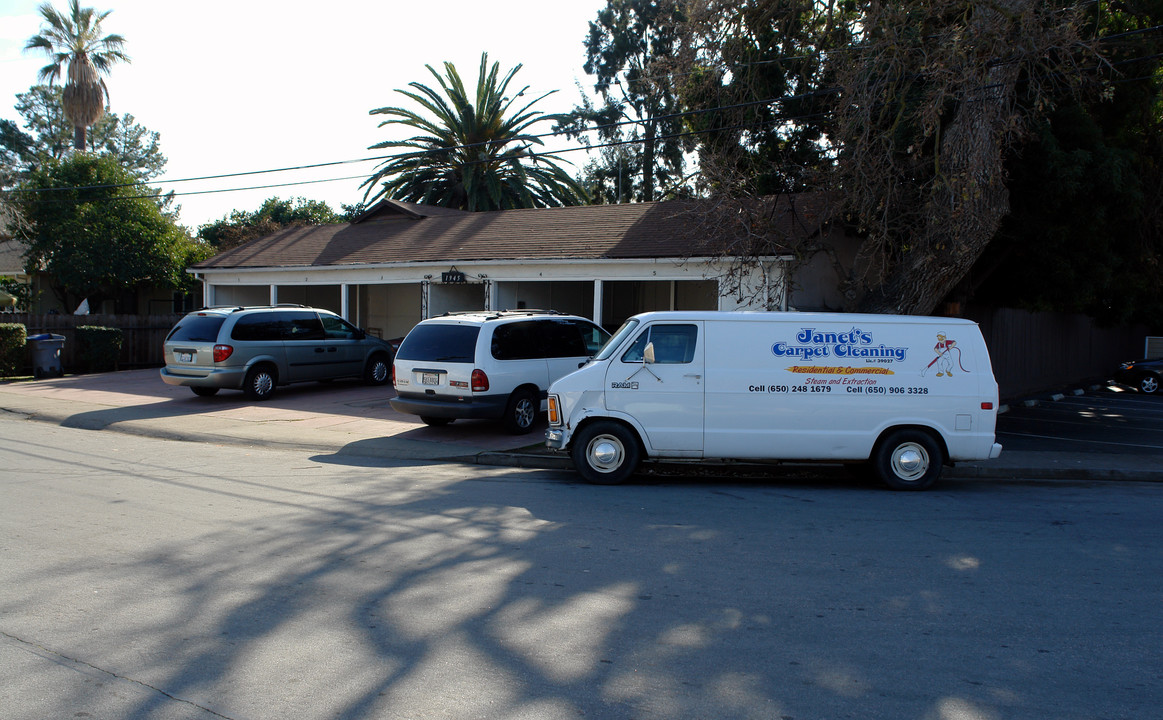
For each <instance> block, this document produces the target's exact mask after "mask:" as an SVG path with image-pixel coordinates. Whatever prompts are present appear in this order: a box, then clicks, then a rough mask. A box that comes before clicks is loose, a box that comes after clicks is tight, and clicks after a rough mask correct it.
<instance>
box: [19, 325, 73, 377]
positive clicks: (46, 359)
mask: <svg viewBox="0 0 1163 720" xmlns="http://www.w3.org/2000/svg"><path fill="white" fill-rule="evenodd" d="M27 342H28V346H29V347H31V348H32V375H33V377H35V378H46V377H60V376H62V375H64V374H65V371H64V370H63V369H62V368H61V349H62V348H63V347H64V346H65V336H64V335H54V334H52V333H41V334H40V335H30V336H29V337H28V339H27Z"/></svg>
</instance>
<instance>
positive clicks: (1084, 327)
mask: <svg viewBox="0 0 1163 720" xmlns="http://www.w3.org/2000/svg"><path fill="white" fill-rule="evenodd" d="M968 317H969V318H970V319H971V320H974V321H976V322H977V323H978V324H979V325H980V326H981V332H982V334H983V335H985V344H986V345H987V346H988V347H989V354H990V358H991V360H992V361H993V373H994V375H995V376H996V377H997V382H998V386H999V390H1000V392H1001V396H1002V398H1003V399H1014V398H1018V397H1021V396H1023V395H1029V394H1033V393H1037V392H1040V391H1044V390H1051V389H1056V388H1062V387H1065V386H1066V385H1068V384H1071V383H1077V382H1080V381H1084V380H1103V379H1108V378H1110V377H1111V376H1112V374H1113V373H1112V371H1113V370H1115V368H1117V367H1118V365H1119V363H1120V362H1123V361H1126V360H1134V359H1135V358H1139V357H1142V354H1143V339H1144V337H1145V336H1146V335H1147V329H1146V328H1144V327H1116V328H1101V327H1098V326H1097V325H1095V323H1094V321H1093V320H1091V319H1090V318H1088V317H1086V316H1085V315H1067V314H1063V313H1031V312H1026V311H1024V310H1011V309H1007V308H998V309H989V308H986V309H979V310H971V311H970V312H969V314H968Z"/></svg>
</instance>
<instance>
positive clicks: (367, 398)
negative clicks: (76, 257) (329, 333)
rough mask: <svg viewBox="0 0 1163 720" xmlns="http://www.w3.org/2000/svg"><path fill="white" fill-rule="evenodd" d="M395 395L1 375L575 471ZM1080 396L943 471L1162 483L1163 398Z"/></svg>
mask: <svg viewBox="0 0 1163 720" xmlns="http://www.w3.org/2000/svg"><path fill="white" fill-rule="evenodd" d="M393 392H394V391H393V390H392V388H391V387H390V386H383V387H368V386H365V385H362V384H360V383H358V382H355V381H336V382H332V383H305V384H299V385H291V386H288V387H281V388H279V389H278V391H277V392H276V393H275V395H274V397H273V398H271V399H270V400H267V401H265V402H254V401H251V400H249V399H247V398H246V397H245V396H244V395H243V394H242V393H241V392H239V391H227V390H224V391H222V392H220V393H219V394H218V395H215V396H214V397H209V398H200V397H197V396H195V395H194V394H193V393H191V392H190V391H189V389H187V388H180V387H172V386H170V385H166V384H165V383H163V382H162V381H161V378H160V377H158V371H157V370H156V369H147V370H128V371H122V372H113V373H103V374H94V375H73V376H68V377H63V378H54V379H49V380H38V381H32V380H29V381H18V382H7V383H0V410H6V411H9V412H15V413H20V414H24V415H27V416H29V417H31V418H34V419H37V420H44V421H48V422H52V423H56V424H59V425H62V426H65V427H78V428H85V429H91V430H117V431H120V432H128V433H135V434H140V435H149V436H152V437H161V438H169V439H175V440H189V441H195V442H205V443H215V444H224V445H226V444H229V445H249V446H259V447H284V448H302V449H307V450H310V451H312V452H316V453H329V454H333V455H335V456H337V457H340V456H362V457H370V458H391V459H401V460H455V461H462V462H476V463H482V464H489V465H516V466H523V467H542V468H569V467H570V464H569V459H568V458H567V457H565V456H564V455H562V454H551V453H550V452H549V451H547V450H546V449H545V445H544V428H545V425H544V423H545V421H544V419H542V420H541V421H540V424H538V425H536V426H535V427H534V429H533V431H532V432H530V433H529V434H527V435H518V436H514V435H508V434H506V433H505V432H504V431H503V430H501V427H500V425H499V424H498V423H493V422H487V421H482V420H458V421H456V422H455V423H453V424H452V425H449V426H446V427H442V428H430V427H428V426H426V425H424V424H423V423H422V422H420V420H419V418H417V417H414V416H411V415H403V414H401V413H398V412H396V411H394V410H392V408H391V406H390V405H389V404H388V399H389V398H391V397H392V394H393ZM1076 392H1077V393H1078V394H1077V395H1076V394H1074V393H1066V394H1063V395H1057V394H1056V395H1053V396H1051V395H1046V396H1045V397H1042V398H1039V399H1037V400H1031V401H1029V403H1028V404H1027V403H1025V402H1021V401H1017V402H1011V403H1010V405H1009V408H1008V410H1007V411H1006V412H1004V413H1003V414H1001V415H1000V416H999V418H998V428H997V436H998V442H1000V443H1002V445H1003V448H1004V449H1003V451H1002V455H1001V457H1000V458H998V459H995V460H986V461H981V462H970V463H959V464H958V465H957V466H956V467H954V468H949V469H946V471H945V472H944V473H943V475H944V476H945V477H963V478H993V479H1014V478H1026V479H1060V480H1080V479H1081V480H1147V481H1163V458H1161V457H1160V456H1161V455H1163V398H1160V397H1145V396H1142V395H1139V394H1137V393H1133V392H1129V391H1120V390H1119V389H1118V388H1113V389H1112V388H1109V387H1103V386H1098V387H1096V386H1092V387H1091V388H1090V389H1088V390H1086V391H1083V390H1077V391H1076ZM685 467H688V468H689V466H685ZM817 467H818V466H817ZM678 472H679V473H680V474H681V473H683V472H685V471H684V470H683V469H682V468H680V469H679V470H678ZM813 472H814V471H813Z"/></svg>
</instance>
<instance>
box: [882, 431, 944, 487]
mask: <svg viewBox="0 0 1163 720" xmlns="http://www.w3.org/2000/svg"><path fill="white" fill-rule="evenodd" d="M944 462H945V458H944V456H943V454H942V452H941V446H940V445H938V444H937V441H936V440H934V439H933V436H931V435H929V434H928V433H926V432H923V431H921V430H897V431H896V432H894V433H892V434H891V435H889V436H888V437H886V438H885V439H884V441H883V442H881V443H880V445H879V446H877V448H876V452H875V453H874V454H873V458H872V466H873V468H874V469H875V470H876V475H877V477H879V478H880V479H881V480H882V481H883V482H884V483H885V484H886V485H888V486H889V487H890V488H892V489H893V490H926V489H928V488H930V487H932V486H933V483H935V482H937V477H938V476H940V474H941V465H942V464H944Z"/></svg>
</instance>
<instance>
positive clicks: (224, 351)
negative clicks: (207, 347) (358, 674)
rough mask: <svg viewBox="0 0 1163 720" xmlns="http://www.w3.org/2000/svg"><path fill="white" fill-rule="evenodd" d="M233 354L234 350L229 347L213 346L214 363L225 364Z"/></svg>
mask: <svg viewBox="0 0 1163 720" xmlns="http://www.w3.org/2000/svg"><path fill="white" fill-rule="evenodd" d="M233 352H234V348H233V347H231V346H229V345H215V346H214V362H216V363H220V362H225V361H226V358H228V357H230V354H231V353H233Z"/></svg>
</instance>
